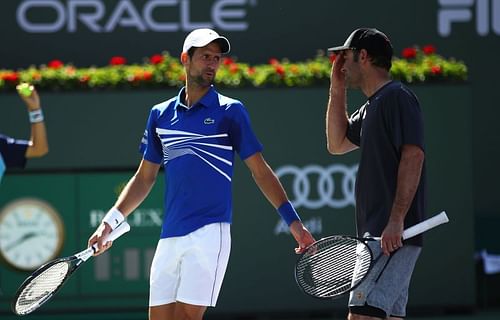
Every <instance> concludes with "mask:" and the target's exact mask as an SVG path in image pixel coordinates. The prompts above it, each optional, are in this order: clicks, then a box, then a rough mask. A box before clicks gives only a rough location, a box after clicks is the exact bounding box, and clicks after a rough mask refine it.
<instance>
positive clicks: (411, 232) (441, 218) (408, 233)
mask: <svg viewBox="0 0 500 320" xmlns="http://www.w3.org/2000/svg"><path fill="white" fill-rule="evenodd" d="M448 221H450V220H449V219H448V216H447V215H446V212H444V211H443V212H441V213H439V214H437V215H435V216H434V217H432V218H429V219H427V220H424V221H422V222H420V223H417V224H416V225H414V226H412V227H409V228H408V229H406V230H405V231H403V240H406V239H409V238H412V237H414V236H416V235H419V234H421V233H423V232H425V231H427V230H429V229H432V228H434V227H437V226H439V225H440V224H443V223H446V222H448Z"/></svg>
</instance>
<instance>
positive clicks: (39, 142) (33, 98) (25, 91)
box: [0, 84, 49, 182]
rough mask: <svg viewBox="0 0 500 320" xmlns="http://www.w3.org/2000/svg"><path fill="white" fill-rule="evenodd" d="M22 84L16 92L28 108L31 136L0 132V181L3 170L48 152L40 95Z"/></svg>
mask: <svg viewBox="0 0 500 320" xmlns="http://www.w3.org/2000/svg"><path fill="white" fill-rule="evenodd" d="M24 86H25V84H24V85H19V86H18V93H19V96H20V97H21V99H22V100H23V101H24V103H25V104H26V107H27V108H28V115H29V121H30V123H31V138H30V140H20V139H15V138H11V137H8V136H6V135H3V134H0V182H1V180H2V177H3V174H4V172H5V170H7V169H9V168H24V167H25V166H26V162H27V159H29V158H38V157H43V156H44V155H46V154H47V152H49V144H48V141H47V130H46V128H45V122H44V118H43V112H42V108H41V105H40V97H39V96H38V93H37V91H36V89H35V88H34V87H32V86H30V87H28V88H25V87H24Z"/></svg>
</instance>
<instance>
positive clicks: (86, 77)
mask: <svg viewBox="0 0 500 320" xmlns="http://www.w3.org/2000/svg"><path fill="white" fill-rule="evenodd" d="M89 81H90V76H89V75H88V74H84V75H82V76H81V77H80V82H81V83H87V82H89Z"/></svg>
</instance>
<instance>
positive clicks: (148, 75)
mask: <svg viewBox="0 0 500 320" xmlns="http://www.w3.org/2000/svg"><path fill="white" fill-rule="evenodd" d="M142 79H143V80H144V81H150V80H151V79H153V73H152V72H151V71H147V70H146V71H144V73H143V74H142Z"/></svg>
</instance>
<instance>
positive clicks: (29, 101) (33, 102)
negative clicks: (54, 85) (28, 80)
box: [18, 85, 40, 111]
mask: <svg viewBox="0 0 500 320" xmlns="http://www.w3.org/2000/svg"><path fill="white" fill-rule="evenodd" d="M19 86H20V85H19ZM18 94H19V96H20V97H21V99H23V101H24V103H25V104H26V106H27V107H28V111H33V110H37V109H40V97H39V96H38V92H37V91H36V89H35V88H32V89H31V94H30V95H26V94H23V93H22V92H21V91H19V89H18Z"/></svg>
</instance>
